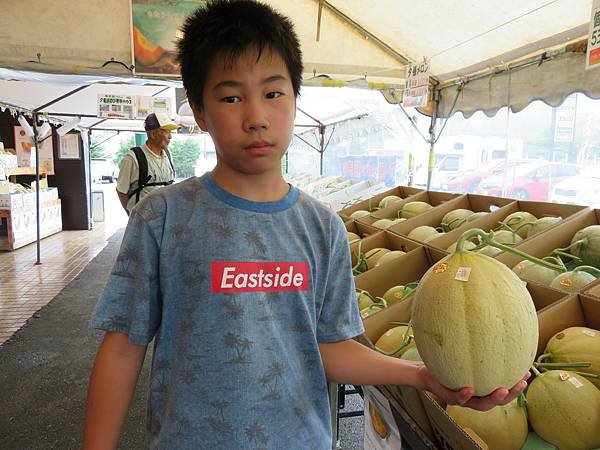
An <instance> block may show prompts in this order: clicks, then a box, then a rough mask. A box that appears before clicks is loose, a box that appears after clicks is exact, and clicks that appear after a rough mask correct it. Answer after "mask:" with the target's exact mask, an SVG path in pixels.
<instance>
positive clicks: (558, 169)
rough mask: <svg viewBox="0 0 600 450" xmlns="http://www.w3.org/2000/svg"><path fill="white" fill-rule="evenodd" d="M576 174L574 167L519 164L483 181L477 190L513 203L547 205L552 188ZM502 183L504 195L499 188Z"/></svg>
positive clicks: (575, 166)
mask: <svg viewBox="0 0 600 450" xmlns="http://www.w3.org/2000/svg"><path fill="white" fill-rule="evenodd" d="M578 174H579V169H578V167H577V165H575V164H568V163H557V162H545V163H527V164H519V165H516V166H514V167H512V168H511V169H509V170H508V171H507V173H506V174H504V173H502V174H496V175H492V176H490V177H487V178H485V179H484V180H482V182H481V183H480V185H479V188H478V189H477V191H478V193H480V194H484V195H491V196H495V197H501V196H502V195H505V196H506V197H511V198H515V199H517V200H539V201H548V199H549V198H550V192H551V191H552V188H553V187H554V186H555V185H556V184H557V183H559V182H560V181H562V180H564V179H565V178H569V177H574V176H576V175H578ZM505 181H506V192H505V193H504V194H503V193H502V186H503V184H504V182H505Z"/></svg>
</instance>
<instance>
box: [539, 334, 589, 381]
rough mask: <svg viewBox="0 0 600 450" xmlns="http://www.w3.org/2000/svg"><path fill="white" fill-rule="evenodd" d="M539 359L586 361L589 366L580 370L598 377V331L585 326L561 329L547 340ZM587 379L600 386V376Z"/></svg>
mask: <svg viewBox="0 0 600 450" xmlns="http://www.w3.org/2000/svg"><path fill="white" fill-rule="evenodd" d="M539 360H540V361H542V362H550V363H574V362H588V363H590V364H591V366H590V367H586V368H585V369H582V371H584V372H586V373H591V374H594V375H598V376H599V377H600V331H598V330H594V329H593V328H587V327H570V328H567V329H565V330H562V331H561V332H559V333H556V334H555V335H554V336H552V337H551V338H550V339H549V340H548V343H547V344H546V348H545V350H544V354H543V355H542V356H540V358H539ZM589 380H590V381H591V382H592V383H593V384H595V385H596V386H597V387H598V388H600V378H589Z"/></svg>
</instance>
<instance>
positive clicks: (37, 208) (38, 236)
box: [33, 112, 42, 265]
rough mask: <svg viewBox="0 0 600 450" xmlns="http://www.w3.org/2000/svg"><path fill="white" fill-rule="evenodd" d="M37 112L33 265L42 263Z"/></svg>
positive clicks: (34, 139)
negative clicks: (34, 252)
mask: <svg viewBox="0 0 600 450" xmlns="http://www.w3.org/2000/svg"><path fill="white" fill-rule="evenodd" d="M37 121H38V114H37V112H34V113H33V142H34V143H35V219H36V220H35V221H36V250H37V261H36V262H35V265H39V264H42V261H41V242H40V241H41V239H42V233H41V225H40V145H41V142H40V141H39V136H38V130H37Z"/></svg>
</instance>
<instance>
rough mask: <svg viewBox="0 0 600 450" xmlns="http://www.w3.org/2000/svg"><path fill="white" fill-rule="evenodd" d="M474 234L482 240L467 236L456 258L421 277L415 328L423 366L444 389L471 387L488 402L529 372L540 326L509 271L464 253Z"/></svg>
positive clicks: (528, 299) (521, 287)
mask: <svg viewBox="0 0 600 450" xmlns="http://www.w3.org/2000/svg"><path fill="white" fill-rule="evenodd" d="M479 233H481V234H484V235H485V233H484V232H483V231H482V230H477V229H476V230H469V231H467V232H465V233H464V234H463V235H462V236H461V238H460V240H459V244H458V246H457V251H456V252H455V253H453V254H451V255H448V256H446V257H445V258H443V259H442V260H441V261H439V262H438V263H437V264H436V265H434V266H433V267H431V268H430V269H429V270H428V271H427V272H426V273H425V275H424V276H423V278H422V279H421V281H420V283H419V285H418V287H417V290H416V292H415V298H414V304H413V314H412V324H413V329H414V337H415V340H416V342H417V348H418V349H419V353H420V355H421V357H422V358H423V362H424V363H425V365H426V366H427V367H428V368H429V370H430V371H431V372H432V373H433V375H434V376H435V377H436V378H437V379H438V380H439V381H440V382H441V383H442V384H444V385H445V386H447V387H448V388H450V389H460V388H462V387H465V386H472V387H473V388H474V389H475V395H477V396H485V395H488V394H490V393H491V392H493V391H494V390H495V389H498V388H500V387H506V388H511V387H513V386H514V385H515V384H516V383H517V382H518V381H519V380H521V379H522V378H523V376H524V375H525V374H526V373H527V371H528V370H529V368H530V367H531V364H532V363H533V360H534V357H535V354H536V350H537V342H538V321H537V316H536V312H535V306H534V304H533V300H532V299H531V295H530V294H529V291H527V289H526V288H525V285H524V284H523V283H522V282H521V280H520V279H519V278H518V277H517V275H516V274H515V273H514V272H513V271H511V270H510V269H509V268H508V267H506V266H505V265H504V264H502V263H500V262H498V261H496V260H495V259H493V258H490V257H488V256H485V255H482V254H480V253H475V252H468V251H464V250H463V249H462V245H463V244H462V242H463V241H465V240H468V239H469V238H470V237H472V236H476V235H478V234H479ZM486 236H487V235H486ZM486 243H487V242H486Z"/></svg>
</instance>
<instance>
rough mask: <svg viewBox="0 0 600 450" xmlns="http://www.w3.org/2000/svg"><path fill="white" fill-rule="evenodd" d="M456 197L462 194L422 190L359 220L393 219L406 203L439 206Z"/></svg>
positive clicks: (366, 221) (369, 221) (370, 221)
mask: <svg viewBox="0 0 600 450" xmlns="http://www.w3.org/2000/svg"><path fill="white" fill-rule="evenodd" d="M458 197H462V195H461V194H454V193H452V192H436V191H423V192H420V193H418V194H415V195H413V196H412V197H410V198H406V199H404V200H402V201H400V202H396V203H394V204H392V205H390V206H388V207H387V208H385V209H380V210H378V211H375V212H373V213H371V215H370V216H366V217H361V218H360V219H359V220H360V221H362V222H365V223H369V224H371V223H373V222H375V221H377V220H379V219H395V218H397V217H399V215H400V210H401V209H402V207H403V206H404V205H405V204H406V203H409V202H415V201H420V202H425V203H429V204H430V205H431V206H433V207H434V208H435V207H436V206H439V205H441V204H443V203H446V202H448V201H450V200H453V199H455V198H458ZM428 212H430V211H427V212H425V213H423V214H426V213H428ZM411 220H412V219H411Z"/></svg>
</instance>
